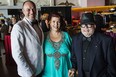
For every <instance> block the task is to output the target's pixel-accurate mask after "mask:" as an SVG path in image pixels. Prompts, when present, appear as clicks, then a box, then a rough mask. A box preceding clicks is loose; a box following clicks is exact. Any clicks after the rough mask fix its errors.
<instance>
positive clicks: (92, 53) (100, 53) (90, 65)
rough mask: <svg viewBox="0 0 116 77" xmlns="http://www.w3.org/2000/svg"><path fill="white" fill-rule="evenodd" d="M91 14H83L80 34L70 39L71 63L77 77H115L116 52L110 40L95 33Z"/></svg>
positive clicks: (70, 73)
mask: <svg viewBox="0 0 116 77" xmlns="http://www.w3.org/2000/svg"><path fill="white" fill-rule="evenodd" d="M95 29H96V24H95V21H94V16H93V14H92V13H83V14H82V17H81V32H80V33H78V34H77V35H76V36H74V37H73V39H72V51H71V53H72V54H71V55H72V56H71V61H72V67H73V70H69V75H72V73H74V70H77V71H78V77H116V52H115V50H114V46H113V42H112V38H111V37H108V36H106V35H104V34H102V33H98V32H96V31H95Z"/></svg>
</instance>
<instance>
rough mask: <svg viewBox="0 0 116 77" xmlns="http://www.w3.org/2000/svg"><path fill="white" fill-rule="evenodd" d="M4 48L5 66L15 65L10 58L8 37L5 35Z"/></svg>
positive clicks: (9, 40)
mask: <svg viewBox="0 0 116 77" xmlns="http://www.w3.org/2000/svg"><path fill="white" fill-rule="evenodd" d="M4 46H5V55H6V65H10V66H12V65H13V66H14V65H16V63H15V61H14V59H13V58H12V51H11V39H10V35H5V38H4Z"/></svg>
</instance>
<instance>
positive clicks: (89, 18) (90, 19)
mask: <svg viewBox="0 0 116 77" xmlns="http://www.w3.org/2000/svg"><path fill="white" fill-rule="evenodd" d="M80 23H81V24H95V20H94V15H93V14H92V13H83V14H82V17H81V21H80Z"/></svg>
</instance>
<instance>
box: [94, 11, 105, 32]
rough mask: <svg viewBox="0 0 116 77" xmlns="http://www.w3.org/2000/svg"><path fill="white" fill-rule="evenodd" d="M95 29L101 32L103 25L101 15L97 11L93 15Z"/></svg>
mask: <svg viewBox="0 0 116 77" xmlns="http://www.w3.org/2000/svg"><path fill="white" fill-rule="evenodd" d="M94 18H95V24H96V31H98V32H101V33H103V31H102V28H104V26H105V22H104V19H103V16H102V15H101V14H100V13H97V14H96V15H95V16H94Z"/></svg>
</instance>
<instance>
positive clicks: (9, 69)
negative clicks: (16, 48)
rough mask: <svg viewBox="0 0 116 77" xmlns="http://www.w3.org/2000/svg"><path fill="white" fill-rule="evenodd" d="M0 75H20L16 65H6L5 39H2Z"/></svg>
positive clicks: (4, 76)
mask: <svg viewBox="0 0 116 77" xmlns="http://www.w3.org/2000/svg"><path fill="white" fill-rule="evenodd" d="M0 77H19V76H18V74H17V69H16V65H6V54H5V50H4V45H3V41H1V40H0Z"/></svg>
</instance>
